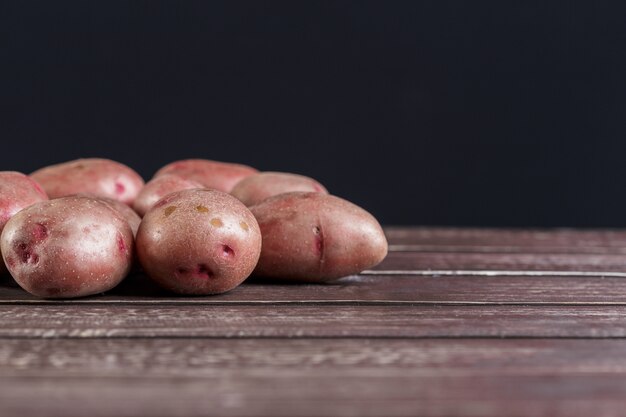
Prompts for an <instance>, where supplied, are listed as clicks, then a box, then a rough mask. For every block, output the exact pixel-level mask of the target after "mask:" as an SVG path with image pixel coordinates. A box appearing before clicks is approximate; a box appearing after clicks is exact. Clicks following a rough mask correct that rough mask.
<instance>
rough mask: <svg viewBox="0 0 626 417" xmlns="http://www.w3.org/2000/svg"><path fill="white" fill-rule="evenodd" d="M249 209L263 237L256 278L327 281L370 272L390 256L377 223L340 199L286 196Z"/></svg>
mask: <svg viewBox="0 0 626 417" xmlns="http://www.w3.org/2000/svg"><path fill="white" fill-rule="evenodd" d="M250 210H251V211H252V213H253V214H254V216H255V217H256V219H257V221H258V222H259V227H260V228H261V234H262V236H263V247H262V250H261V257H260V258H259V263H258V265H257V267H256V269H255V271H254V274H255V275H259V276H265V277H273V278H282V279H288V280H291V281H302V282H324V281H328V280H332V279H335V278H340V277H343V276H347V275H352V274H356V273H359V272H361V271H362V270H364V269H367V268H371V267H373V266H374V265H376V264H378V263H380V262H381V261H382V260H383V259H384V258H385V256H386V255H387V239H386V238H385V234H384V232H383V229H382V228H381V226H380V224H378V221H376V219H375V218H374V217H373V216H372V215H371V214H370V213H368V212H367V211H365V210H363V209H362V208H360V207H358V206H357V205H355V204H353V203H350V202H349V201H346V200H344V199H341V198H339V197H335V196H332V195H326V194H321V193H303V192H294V193H286V194H280V195H277V196H275V197H271V198H268V199H267V200H264V201H263V202H261V203H259V204H257V205H255V206H252V207H250Z"/></svg>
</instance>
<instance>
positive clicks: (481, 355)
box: [0, 339, 626, 417]
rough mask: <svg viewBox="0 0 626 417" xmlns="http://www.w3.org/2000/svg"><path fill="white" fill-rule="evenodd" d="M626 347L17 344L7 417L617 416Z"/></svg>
mask: <svg viewBox="0 0 626 417" xmlns="http://www.w3.org/2000/svg"><path fill="white" fill-rule="evenodd" d="M625 349H626V341H624V340H523V339H522V340H489V341H485V340H446V341H442V340H384V341H383V340H365V341H363V340H345V339H344V340H314V341H303V340H158V339H157V340H145V341H142V342H141V344H139V343H138V341H136V340H104V341H100V340H35V341H32V340H31V341H15V340H14V341H10V342H9V343H7V344H2V345H0V375H2V376H1V377H0V384H1V385H0V388H1V389H0V415H47V416H68V417H72V416H84V415H90V416H91V415H93V416H110V415H125V416H145V415H174V416H182V415H192V416H196V415H198V416H199V415H225V416H258V415H266V416H270V415H272V416H338V415H344V416H350V415H364V416H414V415H424V416H445V415H464V416H479V415H481V416H502V415H507V416H528V415H542V416H543V415H545V416H548V415H549V416H556V417H558V416H586V415H589V413H591V412H593V413H595V414H598V413H600V414H599V415H616V414H612V412H613V411H615V410H619V409H621V408H619V407H622V406H625V405H626V401H624V400H623V398H626V384H623V383H622V381H623V379H624V376H625V373H624V372H625V371H626V368H625V367H624V363H623V352H624V350H625ZM598 352H602V355H598ZM68 404H71V405H72V406H71V407H68V406H67V405H68ZM605 413H606V414H605Z"/></svg>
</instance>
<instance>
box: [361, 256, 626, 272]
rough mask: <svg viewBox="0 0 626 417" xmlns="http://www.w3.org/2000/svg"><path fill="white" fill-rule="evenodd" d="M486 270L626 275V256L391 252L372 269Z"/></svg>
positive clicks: (381, 270) (376, 270) (377, 270)
mask: <svg viewBox="0 0 626 417" xmlns="http://www.w3.org/2000/svg"><path fill="white" fill-rule="evenodd" d="M413 270H419V271H429V270H452V271H454V270H476V271H481V270H486V271H585V272H597V273H602V272H619V273H623V274H625V276H626V255H615V254H552V253H543V254H529V253H506V254H502V253H469V252H464V253H452V252H390V253H389V254H388V255H387V257H386V258H385V260H383V262H381V263H380V264H379V265H378V266H376V267H375V268H373V271H375V272H376V273H378V274H383V273H385V271H413Z"/></svg>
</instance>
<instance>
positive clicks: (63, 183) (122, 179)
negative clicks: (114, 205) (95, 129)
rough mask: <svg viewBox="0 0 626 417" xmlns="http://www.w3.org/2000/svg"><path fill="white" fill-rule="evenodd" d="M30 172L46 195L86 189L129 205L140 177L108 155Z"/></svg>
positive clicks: (84, 191) (136, 192) (90, 192)
mask: <svg viewBox="0 0 626 417" xmlns="http://www.w3.org/2000/svg"><path fill="white" fill-rule="evenodd" d="M30 176H31V177H32V178H33V179H35V180H36V181H37V182H39V183H40V184H41V186H42V187H43V189H44V190H45V191H46V193H48V196H49V197H50V198H58V197H65V196H70V195H74V194H80V193H88V194H94V195H96V196H98V197H106V198H112V199H114V200H117V201H121V202H122V203H124V204H128V205H131V204H132V203H133V201H134V200H135V198H136V197H137V194H139V191H140V190H141V188H142V187H143V179H142V178H141V177H140V176H139V174H137V173H136V172H135V171H133V170H132V169H131V168H130V167H128V166H126V165H124V164H121V163H119V162H116V161H111V160H110V159H100V158H86V159H76V160H74V161H69V162H63V163H60V164H56V165H50V166H47V167H45V168H41V169H39V170H37V171H35V172H33V173H32V174H30Z"/></svg>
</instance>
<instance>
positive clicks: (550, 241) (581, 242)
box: [385, 227, 626, 254]
mask: <svg viewBox="0 0 626 417" xmlns="http://www.w3.org/2000/svg"><path fill="white" fill-rule="evenodd" d="M385 234H386V235H387V239H388V241H389V244H390V250H391V251H403V250H404V251H422V252H429V251H430V252H495V253H506V252H519V253H614V254H620V253H621V254H624V253H626V230H580V229H476V228H442V227H438V228H435V227H385Z"/></svg>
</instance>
